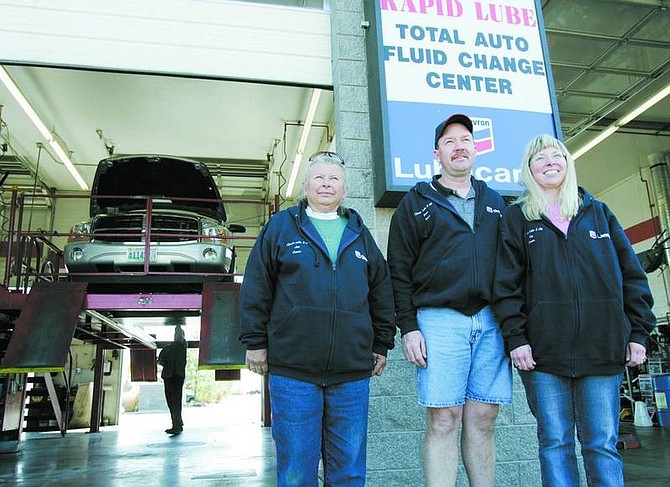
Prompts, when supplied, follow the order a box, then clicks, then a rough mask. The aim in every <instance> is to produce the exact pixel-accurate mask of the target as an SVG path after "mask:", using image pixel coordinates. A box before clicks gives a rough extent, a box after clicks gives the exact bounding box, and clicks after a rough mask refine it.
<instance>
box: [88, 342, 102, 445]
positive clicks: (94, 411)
mask: <svg viewBox="0 0 670 487" xmlns="http://www.w3.org/2000/svg"><path fill="white" fill-rule="evenodd" d="M104 370H105V347H104V346H102V345H97V346H96V347H95V370H94V371H93V404H92V405H91V428H90V430H89V433H98V432H99V431H100V423H101V422H102V394H103V389H102V380H103V372H104Z"/></svg>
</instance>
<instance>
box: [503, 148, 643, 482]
mask: <svg viewBox="0 0 670 487" xmlns="http://www.w3.org/2000/svg"><path fill="white" fill-rule="evenodd" d="M521 179H522V182H523V184H524V185H525V187H526V191H525V192H524V194H523V195H521V197H520V198H519V199H518V200H517V201H516V203H515V204H512V205H510V206H509V207H508V208H507V209H506V210H505V213H504V215H503V222H502V227H501V233H500V242H499V245H498V260H497V266H496V279H495V284H494V310H495V313H496V315H497V316H498V318H499V319H500V323H501V326H502V332H503V336H504V338H505V341H506V346H507V349H508V351H509V352H510V357H511V359H512V364H513V365H514V366H515V367H516V368H517V370H518V371H519V375H520V376H521V380H522V382H523V385H524V387H525V390H526V396H527V400H528V405H529V406H530V410H531V412H532V413H533V415H534V416H535V418H536V419H537V428H538V430H537V435H538V442H539V449H540V468H541V471H542V485H543V486H555V487H559V486H560V487H572V486H574V487H577V486H579V485H580V481H579V471H578V466H577V455H576V452H575V430H576V432H577V437H578V439H579V442H580V444H581V452H582V456H583V463H584V471H585V473H586V481H587V484H588V485H589V486H590V487H594V486H602V487H605V486H607V487H617V486H620V487H623V485H624V479H623V465H622V461H621V457H620V455H619V453H618V452H617V449H616V443H617V441H618V428H619V409H620V403H619V388H620V385H621V381H622V373H623V370H624V367H625V366H628V367H633V366H636V365H639V364H641V363H642V362H644V360H645V355H646V348H645V347H646V341H647V338H648V336H649V331H650V330H651V329H652V328H653V326H654V324H655V318H654V314H653V312H652V305H653V300H652V296H651V292H650V290H649V286H648V283H647V278H646V276H645V274H644V271H643V270H642V268H641V266H640V264H639V261H638V259H637V257H636V256H635V252H634V251H633V248H632V246H631V244H630V242H629V240H628V238H627V237H626V234H625V233H624V230H623V228H622V227H621V225H620V224H619V222H618V221H617V219H616V217H615V216H614V214H613V213H612V211H611V210H610V209H609V208H608V207H607V205H605V204H604V203H602V202H601V201H598V200H596V199H595V198H594V197H593V196H592V195H590V194H589V193H588V192H586V191H584V190H583V189H582V188H579V187H578V186H577V176H576V171H575V163H574V160H573V158H572V156H571V155H570V153H569V152H568V151H567V149H566V148H565V146H564V145H563V144H562V143H561V142H560V141H559V140H557V139H555V138H554V137H552V136H550V135H540V136H537V137H535V138H534V139H533V140H531V141H530V142H529V143H528V145H527V147H526V150H525V153H524V156H523V159H522V167H521Z"/></svg>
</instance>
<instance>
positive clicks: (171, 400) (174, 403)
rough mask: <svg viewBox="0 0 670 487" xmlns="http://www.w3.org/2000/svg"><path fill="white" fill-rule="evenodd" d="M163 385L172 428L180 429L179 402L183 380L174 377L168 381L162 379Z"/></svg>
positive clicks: (181, 424)
mask: <svg viewBox="0 0 670 487" xmlns="http://www.w3.org/2000/svg"><path fill="white" fill-rule="evenodd" d="M163 383H164V384H165V400H166V401H167V405H168V408H169V409H170V416H171V417H172V428H174V429H182V428H183V427H184V422H183V421H182V419H181V401H182V389H183V388H184V378H183V377H181V376H179V375H176V376H174V377H170V378H169V379H163Z"/></svg>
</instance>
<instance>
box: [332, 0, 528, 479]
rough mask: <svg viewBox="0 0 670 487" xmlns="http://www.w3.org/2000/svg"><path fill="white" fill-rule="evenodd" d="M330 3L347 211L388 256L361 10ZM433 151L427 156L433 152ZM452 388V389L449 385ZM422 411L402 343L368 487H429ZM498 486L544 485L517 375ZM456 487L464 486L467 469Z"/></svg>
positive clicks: (385, 386) (381, 395) (371, 455)
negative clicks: (377, 197)
mask: <svg viewBox="0 0 670 487" xmlns="http://www.w3.org/2000/svg"><path fill="white" fill-rule="evenodd" d="M364 1H369V0H338V1H337V2H332V3H331V6H332V20H331V27H332V52H333V84H334V89H335V122H336V127H337V134H336V140H337V144H336V145H337V150H338V151H339V152H341V153H342V154H343V155H344V157H345V158H346V160H347V171H348V173H349V174H348V176H349V177H348V182H349V185H350V187H349V196H348V197H347V199H346V201H345V205H348V206H351V207H352V208H355V209H356V210H357V211H359V212H360V213H361V215H362V216H363V218H364V220H365V222H366V224H367V226H368V227H369V228H370V229H371V230H372V233H373V235H374V236H375V238H376V240H377V243H378V245H379V246H380V248H381V249H382V251H385V249H386V243H387V238H388V228H389V223H390V218H391V215H392V214H393V210H392V209H385V208H375V207H374V201H373V181H374V177H375V175H374V174H373V172H372V164H371V161H372V151H371V141H370V126H371V125H370V124H371V123H380V121H379V120H371V118H370V111H369V106H368V75H367V59H366V53H365V35H366V33H367V31H366V30H365V29H364V28H363V27H362V22H363V21H364V20H366V19H365V18H364V13H363V11H364V8H363V2H364ZM430 149H431V148H430V147H428V148H426V150H428V151H429V150H430ZM445 387H448V384H445ZM424 428H425V410H424V408H422V407H420V406H419V405H418V404H417V397H416V372H415V370H414V367H413V366H411V365H410V364H408V363H407V362H406V361H405V360H404V358H403V356H402V350H401V346H400V339H399V335H398V336H397V337H396V348H395V349H394V350H392V351H391V352H390V353H389V361H388V365H387V367H386V370H385V372H384V374H383V375H382V377H379V378H373V379H372V392H371V401H370V425H369V435H368V479H367V484H366V485H368V486H370V487H376V486H379V487H381V486H384V487H387V486H398V487H400V486H402V487H413V486H416V487H420V486H423V485H425V483H424V479H423V470H422V444H423V433H424ZM496 437H497V440H496V441H497V457H498V463H497V474H496V477H497V478H496V486H509V487H514V486H519V487H521V486H523V487H526V486H530V485H540V483H541V482H540V473H539V461H538V459H537V438H536V427H535V419H534V418H533V417H532V415H531V414H530V411H529V410H528V406H527V404H526V398H525V393H524V390H523V386H522V385H521V381H520V380H519V377H518V375H517V374H516V373H515V378H514V404H513V405H510V406H505V407H502V408H501V411H500V415H499V419H498V424H497V432H496ZM457 485H458V486H467V485H468V482H467V477H466V476H465V471H464V470H463V466H462V465H461V467H460V472H459V478H458V482H457Z"/></svg>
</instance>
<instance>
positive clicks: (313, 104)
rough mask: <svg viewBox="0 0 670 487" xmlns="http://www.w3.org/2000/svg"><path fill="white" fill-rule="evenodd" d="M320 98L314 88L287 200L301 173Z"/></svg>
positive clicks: (299, 142) (288, 186)
mask: <svg viewBox="0 0 670 487" xmlns="http://www.w3.org/2000/svg"><path fill="white" fill-rule="evenodd" d="M320 98H321V90H320V89H318V88H314V89H313V90H312V98H311V99H310V101H309V108H308V109H307V116H306V117H305V122H304V123H303V125H302V134H300V140H299V141H298V147H297V149H296V151H295V157H294V158H293V166H291V175H290V176H289V178H288V184H287V185H286V197H287V198H290V197H291V196H292V195H293V189H294V187H295V181H296V179H297V178H298V173H299V172H300V166H301V164H302V159H303V157H304V152H305V146H307V139H308V138H309V133H310V131H311V130H312V124H313V123H314V115H315V114H316V109H317V107H318V106H319V99H320Z"/></svg>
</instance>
